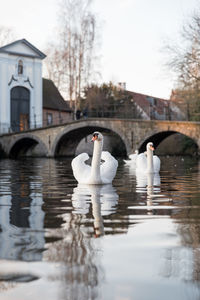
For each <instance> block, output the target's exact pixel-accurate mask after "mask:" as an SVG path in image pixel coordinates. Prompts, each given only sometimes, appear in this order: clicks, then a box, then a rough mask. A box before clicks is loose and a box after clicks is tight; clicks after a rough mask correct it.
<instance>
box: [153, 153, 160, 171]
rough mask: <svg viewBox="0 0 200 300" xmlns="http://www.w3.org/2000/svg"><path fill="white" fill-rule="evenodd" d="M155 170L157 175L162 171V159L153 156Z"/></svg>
mask: <svg viewBox="0 0 200 300" xmlns="http://www.w3.org/2000/svg"><path fill="white" fill-rule="evenodd" d="M153 168H154V172H155V173H158V172H159V171H160V158H159V157H158V156H157V155H154V156H153Z"/></svg>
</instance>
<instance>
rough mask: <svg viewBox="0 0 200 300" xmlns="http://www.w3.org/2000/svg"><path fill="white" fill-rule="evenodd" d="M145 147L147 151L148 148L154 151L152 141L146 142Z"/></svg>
mask: <svg viewBox="0 0 200 300" xmlns="http://www.w3.org/2000/svg"><path fill="white" fill-rule="evenodd" d="M146 149H147V151H148V150H151V151H154V146H153V143H152V142H149V143H148V144H147V146H146Z"/></svg>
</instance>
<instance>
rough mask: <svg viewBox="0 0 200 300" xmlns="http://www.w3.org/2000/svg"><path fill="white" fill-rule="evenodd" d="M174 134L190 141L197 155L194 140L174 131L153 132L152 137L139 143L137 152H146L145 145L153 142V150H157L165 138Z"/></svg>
mask: <svg viewBox="0 0 200 300" xmlns="http://www.w3.org/2000/svg"><path fill="white" fill-rule="evenodd" d="M174 134H180V135H182V136H185V137H187V139H188V140H191V141H192V143H193V145H194V148H196V149H195V150H196V151H195V152H196V153H198V148H199V147H198V144H197V142H196V141H195V139H193V138H191V137H190V136H188V135H186V134H184V133H182V132H179V131H174V130H169V131H160V132H157V133H155V132H154V133H153V134H152V135H150V136H147V137H146V138H145V139H144V140H143V141H141V144H140V145H139V149H138V150H139V152H144V151H146V144H147V143H148V142H153V144H154V146H155V148H157V147H158V146H159V144H160V143H161V142H162V141H164V140H165V139H166V138H168V137H169V136H171V135H174Z"/></svg>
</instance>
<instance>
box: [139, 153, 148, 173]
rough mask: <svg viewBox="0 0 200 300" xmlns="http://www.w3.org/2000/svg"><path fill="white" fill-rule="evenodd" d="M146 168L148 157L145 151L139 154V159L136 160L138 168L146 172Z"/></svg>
mask: <svg viewBox="0 0 200 300" xmlns="http://www.w3.org/2000/svg"><path fill="white" fill-rule="evenodd" d="M146 169H147V157H146V155H145V153H140V154H138V156H137V160H136V170H137V171H141V172H145V171H146Z"/></svg>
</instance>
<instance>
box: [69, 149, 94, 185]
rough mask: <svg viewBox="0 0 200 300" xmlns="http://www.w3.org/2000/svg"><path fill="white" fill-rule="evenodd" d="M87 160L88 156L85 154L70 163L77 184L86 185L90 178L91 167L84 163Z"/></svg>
mask: <svg viewBox="0 0 200 300" xmlns="http://www.w3.org/2000/svg"><path fill="white" fill-rule="evenodd" d="M88 159H89V155H88V154H87V153H81V154H79V155H78V156H76V157H75V158H74V159H73V160H72V162H71V166H72V170H73V174H74V177H75V178H76V180H77V181H78V183H87V179H88V178H89V176H90V173H91V166H89V165H87V164H86V163H85V161H86V160H88Z"/></svg>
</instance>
